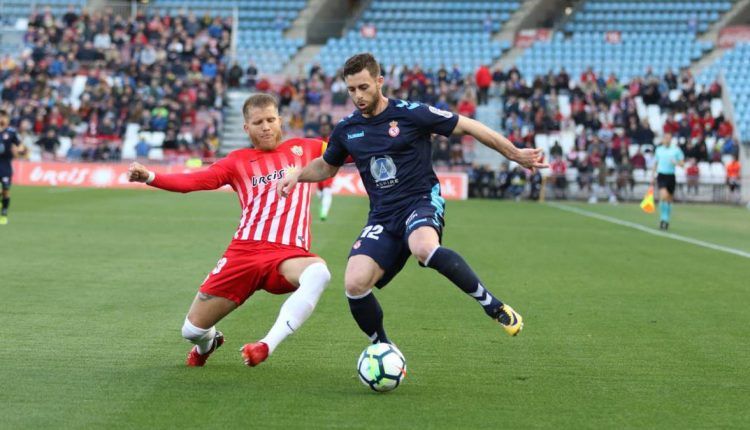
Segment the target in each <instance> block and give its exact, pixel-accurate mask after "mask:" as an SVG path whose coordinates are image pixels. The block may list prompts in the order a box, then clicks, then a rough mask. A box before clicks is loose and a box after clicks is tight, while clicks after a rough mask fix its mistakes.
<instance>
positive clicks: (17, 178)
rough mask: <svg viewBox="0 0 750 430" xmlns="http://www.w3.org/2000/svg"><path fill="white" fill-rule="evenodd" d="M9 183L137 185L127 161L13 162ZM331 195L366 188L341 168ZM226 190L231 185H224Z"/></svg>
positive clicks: (459, 177)
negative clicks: (131, 175)
mask: <svg viewBox="0 0 750 430" xmlns="http://www.w3.org/2000/svg"><path fill="white" fill-rule="evenodd" d="M148 168H149V169H150V170H152V171H154V172H155V173H157V174H158V173H181V172H189V171H191V170H195V169H190V168H187V167H182V166H160V165H153V166H148ZM13 170H14V175H13V183H14V184H17V185H37V186H48V187H89V188H138V187H143V185H141V184H139V183H132V182H128V165H127V164H99V163H52V162H50V163H44V162H42V163H33V162H14V163H13ZM438 180H440V189H441V192H442V195H443V197H445V198H446V199H458V200H465V199H467V198H468V194H469V192H468V188H469V185H468V178H467V176H466V173H463V172H445V173H438ZM332 187H333V192H334V194H340V195H357V196H364V195H366V194H367V193H366V191H365V188H364V185H363V184H362V180H361V179H360V177H359V173H358V172H357V171H356V170H348V169H342V170H341V171H339V173H338V174H337V175H336V177H335V178H334V181H333V186H332ZM225 190H226V191H231V188H229V187H226V188H225Z"/></svg>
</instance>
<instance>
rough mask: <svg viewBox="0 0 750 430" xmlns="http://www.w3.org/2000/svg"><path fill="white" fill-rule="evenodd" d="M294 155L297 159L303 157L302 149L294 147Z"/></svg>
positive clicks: (297, 146)
mask: <svg viewBox="0 0 750 430" xmlns="http://www.w3.org/2000/svg"><path fill="white" fill-rule="evenodd" d="M292 154H294V155H296V156H297V157H301V156H302V147H301V146H299V145H295V146H292Z"/></svg>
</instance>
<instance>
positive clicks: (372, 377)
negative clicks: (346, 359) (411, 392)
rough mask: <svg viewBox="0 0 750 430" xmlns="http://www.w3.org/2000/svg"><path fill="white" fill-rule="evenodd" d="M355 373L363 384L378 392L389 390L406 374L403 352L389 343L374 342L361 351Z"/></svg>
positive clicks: (396, 385)
mask: <svg viewBox="0 0 750 430" xmlns="http://www.w3.org/2000/svg"><path fill="white" fill-rule="evenodd" d="M357 373H358V374H359V380H360V381H362V383H363V384H365V385H367V386H368V387H370V388H372V389H373V390H375V391H378V392H381V393H382V392H385V391H391V390H393V389H395V388H396V387H398V386H399V384H401V381H402V380H403V379H404V377H405V376H406V359H404V354H402V353H401V351H399V350H398V348H396V347H395V346H393V345H391V344H390V343H376V344H373V345H370V346H368V347H367V348H365V350H364V351H362V354H360V356H359V360H357Z"/></svg>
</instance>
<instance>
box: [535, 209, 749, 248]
mask: <svg viewBox="0 0 750 430" xmlns="http://www.w3.org/2000/svg"><path fill="white" fill-rule="evenodd" d="M547 204H548V205H549V206H552V207H554V208H557V209H560V210H564V211H566V212H572V213H575V214H578V215H583V216H587V217H589V218H595V219H598V220H601V221H607V222H611V223H612V224H617V225H622V226H625V227H630V228H633V229H636V230H640V231H642V232H644V233H648V234H652V235H654V236H661V237H666V238H668V239H674V240H679V241H681V242H687V243H692V244H693V245H698V246H702V247H704V248H708V249H713V250H715V251H722V252H726V253H729V254H734V255H738V256H740V257H745V258H750V252H745V251H742V250H739V249H735V248H729V247H727V246H721V245H716V244H715V243H711V242H705V241H702V240H698V239H693V238H692V237H687V236H680V235H679V234H674V233H666V232H663V231H660V230H655V229H653V228H649V227H645V226H643V225H640V224H637V223H634V222H630V221H623V220H621V219H618V218H614V217H611V216H607V215H602V214H598V213H596V212H591V211H587V210H584V209H579V208H576V207H573V206H568V205H561V204H559V203H547Z"/></svg>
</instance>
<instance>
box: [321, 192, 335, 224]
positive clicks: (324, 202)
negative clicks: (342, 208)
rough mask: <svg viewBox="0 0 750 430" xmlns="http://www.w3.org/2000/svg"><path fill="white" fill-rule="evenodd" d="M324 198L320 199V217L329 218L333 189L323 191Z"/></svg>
mask: <svg viewBox="0 0 750 430" xmlns="http://www.w3.org/2000/svg"><path fill="white" fill-rule="evenodd" d="M321 194H322V196H321V197H320V216H322V217H323V218H327V217H328V211H329V210H331V202H332V201H333V190H331V187H327V188H323V191H321Z"/></svg>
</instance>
